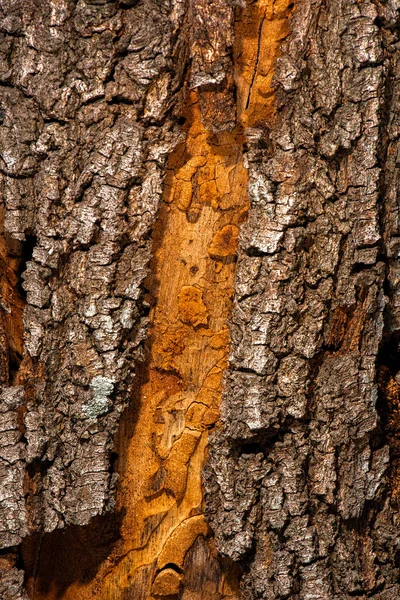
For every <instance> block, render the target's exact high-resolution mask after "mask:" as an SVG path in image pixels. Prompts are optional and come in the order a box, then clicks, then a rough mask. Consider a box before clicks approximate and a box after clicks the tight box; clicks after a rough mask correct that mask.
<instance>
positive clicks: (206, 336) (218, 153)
mask: <svg viewBox="0 0 400 600" xmlns="http://www.w3.org/2000/svg"><path fill="white" fill-rule="evenodd" d="M207 6H208V5H207V3H204V6H203V5H202V3H200V5H199V7H200V8H199V7H197V8H198V10H200V11H201V10H204V11H205V13H206V12H207V11H208V8H207ZM290 10H291V6H289V3H288V2H269V1H262V2H259V3H258V4H257V6H254V4H253V3H251V2H249V3H248V6H247V7H245V8H244V9H243V10H238V11H237V20H236V23H235V33H236V35H235V47H234V68H235V80H236V85H237V92H238V94H237V104H238V106H237V113H238V121H239V124H238V125H237V127H236V128H235V129H234V130H233V131H229V130H227V128H228V129H229V128H230V127H231V123H232V113H231V108H230V105H229V98H228V101H227V102H225V101H226V96H227V94H228V93H229V90H230V87H231V83H230V81H229V77H230V75H229V69H228V70H227V75H226V77H227V79H226V80H225V81H221V82H218V83H217V85H214V84H213V85H214V87H213V85H211V84H210V81H211V79H212V78H213V77H215V76H216V73H219V68H220V63H219V62H218V61H214V62H211V63H210V64H208V63H207V65H206V67H201V66H200V67H199V66H198V64H197V63H196V61H195V62H194V65H195V69H197V71H196V73H197V72H198V74H197V75H195V76H192V83H193V82H194V84H193V85H194V88H195V89H193V90H192V91H190V92H189V93H188V95H187V100H186V104H185V107H184V108H183V111H182V114H181V121H185V124H184V126H183V129H184V131H185V134H186V139H185V141H184V142H182V143H180V144H179V145H178V146H177V147H176V148H175V150H174V151H173V153H172V155H171V156H170V158H169V163H168V170H167V177H166V181H165V184H164V201H163V204H162V206H161V209H160V212H159V215H158V218H157V223H156V226H155V229H154V231H153V236H152V237H153V259H152V262H151V265H150V275H149V277H148V279H147V281H146V287H147V289H148V294H147V298H146V302H147V303H149V304H150V305H151V306H152V308H151V313H150V323H151V324H150V330H149V337H148V341H147V343H146V345H145V350H146V362H145V363H144V364H143V365H142V367H141V369H140V373H139V375H138V379H137V385H136V392H135V397H134V401H133V405H132V408H131V409H130V410H129V411H127V413H126V414H125V417H124V419H123V421H122V424H121V426H120V430H119V434H118V442H117V445H116V448H115V452H116V456H118V459H117V470H118V471H119V472H120V474H121V480H120V484H119V493H118V510H119V511H120V512H121V513H122V512H123V513H124V515H125V516H124V519H123V522H122V526H121V539H120V540H119V542H118V543H117V545H116V547H115V548H114V550H113V551H111V549H110V553H109V556H108V558H107V560H106V561H104V562H103V563H102V565H100V566H99V571H98V573H97V575H96V576H95V577H94V578H93V580H92V581H91V582H90V583H89V582H86V581H84V580H83V579H82V578H80V579H78V578H76V580H75V581H69V585H68V586H67V587H64V588H63V592H62V598H63V599H65V600H72V598H74V600H75V599H76V598H79V600H83V599H88V598H91V597H93V596H95V597H96V598H97V597H98V598H100V597H103V598H114V597H115V598H124V599H126V600H130V599H133V598H134V599H135V600H142V599H143V600H148V599H149V598H164V597H165V598H176V597H178V596H179V597H180V598H182V599H184V600H185V599H186V600H189V599H190V600H191V599H194V598H196V599H198V600H200V599H201V598H204V600H205V599H207V600H211V598H212V599H214V598H215V600H217V599H220V598H221V599H222V598H231V599H232V600H233V599H234V598H237V597H238V578H239V571H238V569H237V567H235V565H234V564H233V563H232V562H231V561H225V560H222V559H221V558H220V557H219V556H218V554H217V552H216V550H215V548H214V545H213V541H212V537H211V535H210V531H209V529H208V526H207V523H206V522H205V520H204V515H203V498H202V485H201V471H202V468H203V465H204V461H205V457H206V452H207V444H208V432H209V430H210V429H213V428H214V427H215V424H216V423H217V421H218V417H219V402H220V395H221V384H222V375H223V372H224V370H225V368H226V364H227V363H226V361H227V351H228V344H229V332H228V328H227V322H228V319H229V315H230V310H231V300H232V289H233V277H234V271H235V262H236V244H237V238H238V233H239V227H240V224H241V223H242V222H243V221H244V219H245V218H246V213H247V193H246V187H247V171H246V169H245V168H244V165H243V144H244V142H245V138H244V136H243V133H242V131H243V126H244V127H251V126H255V125H258V124H259V123H260V122H263V123H265V122H267V121H268V120H269V119H271V118H272V117H273V114H274V110H275V107H274V96H273V92H272V88H271V83H272V76H273V66H274V61H275V59H276V56H277V52H278V48H279V42H280V41H281V39H282V38H283V37H284V36H285V35H286V34H287V19H288V15H289V13H290ZM205 13H203V16H204V14H205ZM224 14H225V13H224ZM201 22H202V23H203V22H204V20H203V21H201ZM199 31H200V33H198V31H197V30H196V28H195V33H194V34H193V35H194V36H196V35H201V27H200V29H199ZM260 38H262V39H260ZM193 44H194V47H195V48H199V47H200V48H203V49H204V47H206V48H207V43H206V44H205V45H204V43H203V42H201V41H199V40H195V42H193ZM207 56H209V55H207ZM223 60H225V58H223ZM202 69H203V70H202ZM223 97H224V98H225V100H224V104H223V105H221V104H220V103H219V100H220V98H223ZM247 98H250V104H249V106H248V107H247V110H246V102H247ZM53 535H54V536H56V537H58V536H59V534H53ZM60 539H62V538H59V540H60ZM57 543H59V542H55V545H54V546H53V548H54V549H55V550H57V551H58V552H59V546H57ZM69 543H70V542H69ZM50 548H51V542H49V545H48V548H47V554H45V556H46V557H47V558H49V557H50V555H51V551H49V549H50ZM87 550H88V551H89V548H88V549H87ZM41 562H42V564H41V569H40V570H41V571H42V574H40V572H39V581H38V586H37V594H36V596H35V600H39V599H43V600H44V598H46V599H47V600H50V598H54V594H55V593H56V589H55V588H51V587H50V586H49V585H47V587H46V583H45V580H46V571H48V570H49V569H51V567H49V565H48V564H45V559H43V560H42V561H41ZM41 577H42V582H40V579H41Z"/></svg>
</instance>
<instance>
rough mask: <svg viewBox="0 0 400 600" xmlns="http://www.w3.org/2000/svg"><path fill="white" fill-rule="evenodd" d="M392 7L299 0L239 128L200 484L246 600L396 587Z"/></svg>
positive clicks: (397, 76) (389, 598)
mask: <svg viewBox="0 0 400 600" xmlns="http://www.w3.org/2000/svg"><path fill="white" fill-rule="evenodd" d="M399 10H400V9H399V8H398V3H397V2H382V3H380V2H372V1H370V0H362V1H360V2H359V1H356V0H343V1H342V0H336V1H334V2H328V3H326V2H323V1H320V0H316V1H312V0H299V2H298V3H297V4H296V11H295V14H294V17H293V20H292V23H291V35H290V36H289V37H288V38H287V40H286V41H285V42H284V44H283V46H282V55H281V57H280V58H279V59H278V63H277V68H276V87H277V103H278V118H277V122H276V123H275V124H274V125H272V126H271V127H270V128H267V127H266V128H265V129H253V130H249V131H247V138H248V152H247V161H248V165H249V176H250V183H249V199H250V212H249V218H248V222H247V223H246V224H245V225H244V226H243V228H242V232H241V239H240V249H239V259H238V268H237V275H236V281H235V302H234V311H233V317H232V323H231V337H232V345H231V350H230V361H229V368H228V371H227V374H226V377H225V381H224V391H223V402H222V410H221V418H222V427H221V429H220V430H218V431H217V432H216V433H215V434H214V435H213V436H212V438H211V452H210V458H209V462H208V465H207V467H206V469H205V472H204V481H205V489H206V514H207V516H208V519H209V521H210V523H211V526H212V529H213V532H214V534H215V538H216V542H217V547H218V549H219V550H220V552H221V553H222V554H223V555H225V556H227V557H229V558H231V559H233V560H234V561H238V562H239V563H241V564H242V566H243V569H244V575H243V580H242V590H243V596H244V597H245V598H248V599H255V598H258V599H261V598H262V599H266V600H278V599H282V600H283V599H285V598H291V599H298V600H300V599H301V600H311V599H313V600H330V599H335V600H342V599H345V598H350V597H353V596H356V597H362V598H367V597H368V598H379V599H381V600H395V599H397V598H399V597H400V587H399V569H398V564H397V562H396V560H397V558H398V552H399V535H398V532H399V522H398V521H399V519H398V511H397V510H396V509H395V507H393V506H392V505H391V502H392V500H391V496H390V490H389V483H390V482H389V480H388V473H389V470H388V468H389V463H390V447H389V444H388V442H387V439H386V436H385V432H384V430H383V427H382V419H380V417H379V414H380V413H382V414H383V413H384V412H385V410H386V408H385V402H386V399H385V398H382V397H378V386H377V371H378V368H379V363H380V361H381V360H384V352H385V345H386V343H387V340H388V339H391V340H393V339H396V338H394V337H393V336H396V332H398V329H399V312H398V311H399V308H398V307H399V302H398V297H399V286H398V281H399V279H398V272H399V259H398V256H399V254H398V240H399V222H398V219H399V206H398V196H399V186H398V159H397V156H398V139H399V117H398V99H399V91H400V87H399V80H400V71H399V56H400V55H399V40H398V29H397V25H396V23H398V19H399V16H400V14H399ZM396 348H398V346H397V345H396ZM397 352H398V350H397ZM382 357H383V358H382ZM399 364H400V363H398V365H397V369H398V368H399Z"/></svg>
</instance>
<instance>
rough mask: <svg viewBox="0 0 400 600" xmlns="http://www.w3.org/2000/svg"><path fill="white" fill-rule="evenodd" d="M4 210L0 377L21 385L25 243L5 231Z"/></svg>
mask: <svg viewBox="0 0 400 600" xmlns="http://www.w3.org/2000/svg"><path fill="white" fill-rule="evenodd" d="M3 213H4V207H0V264H1V271H0V353H1V357H0V365H1V372H0V381H1V383H2V384H3V385H13V384H15V385H18V384H19V383H20V380H19V378H18V368H19V365H20V363H21V359H22V354H23V324H22V313H23V310H24V305H25V302H24V299H23V295H22V289H21V286H20V272H21V268H22V265H23V258H22V252H23V245H22V243H21V242H19V241H17V240H13V239H12V238H11V237H10V236H9V235H7V234H6V233H5V232H4V227H3V222H4V214H3Z"/></svg>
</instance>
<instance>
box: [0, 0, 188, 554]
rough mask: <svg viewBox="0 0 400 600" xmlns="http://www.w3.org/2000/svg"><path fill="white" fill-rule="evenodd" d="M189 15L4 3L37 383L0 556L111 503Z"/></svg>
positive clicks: (4, 95)
mask: <svg viewBox="0 0 400 600" xmlns="http://www.w3.org/2000/svg"><path fill="white" fill-rule="evenodd" d="M183 8H184V7H183V5H182V3H181V2H179V1H176V2H169V1H167V0H166V1H153V0H144V1H142V2H130V1H128V2H124V3H117V2H107V1H106V0H105V1H101V2H97V1H96V2H94V1H90V0H87V1H86V0H79V2H75V1H70V0H65V1H64V0H63V1H61V2H59V1H58V0H57V1H56V0H52V1H50V2H35V1H33V0H32V1H31V0H28V1H25V0H24V1H15V0H11V1H7V0H6V1H5V2H2V4H1V7H0V44H1V48H2V51H1V58H0V84H1V85H0V106H1V121H2V122H1V125H0V174H1V179H2V190H3V201H4V203H5V207H6V213H5V230H6V232H7V233H8V234H10V235H11V236H12V237H13V238H15V239H17V240H21V241H22V242H25V240H26V239H27V240H28V241H27V242H25V243H26V244H27V246H29V245H30V246H32V247H33V252H32V256H31V257H28V258H29V260H28V262H27V263H26V269H25V271H24V273H23V288H24V290H25V291H26V300H27V305H26V309H25V312H24V329H25V339H24V341H25V347H26V352H27V357H29V359H30V364H31V368H32V378H31V381H30V382H29V387H30V393H29V394H28V395H27V398H26V400H25V399H24V398H21V397H20V396H18V397H19V400H20V404H21V405H22V404H25V413H24V436H25V444H24V447H23V449H22V460H23V461H25V463H26V467H27V472H28V475H29V480H30V489H29V491H28V497H27V509H28V513H29V515H28V516H27V517H26V518H25V519H24V514H25V513H24V507H23V506H21V501H22V500H21V495H20V493H19V492H20V491H21V490H22V483H23V477H24V474H25V471H24V469H21V468H20V466H21V461H20V458H21V457H20V456H19V455H18V457H17V456H15V457H12V458H13V460H14V461H15V465H16V466H15V467H14V466H13V471H12V473H14V472H15V477H16V478H18V477H19V481H18V482H15V486H14V492H15V497H14V500H13V502H14V504H13V506H12V507H10V510H11V513H10V514H14V513H15V514H18V518H19V519H20V520H22V521H25V522H24V523H20V524H19V526H17V525H18V524H16V525H15V527H14V524H13V521H12V520H9V521H7V522H6V524H4V520H3V519H2V520H1V526H0V529H1V533H0V542H1V545H2V546H3V547H7V546H10V545H15V544H16V543H18V542H19V541H20V539H21V538H22V537H23V536H24V535H25V534H26V532H27V530H28V529H29V530H30V531H34V530H41V531H52V530H54V529H55V528H58V527H63V526H64V525H65V524H71V523H74V524H78V525H84V524H86V523H88V521H89V520H90V519H91V518H92V517H93V516H94V515H97V514H100V513H102V512H103V511H104V510H105V509H107V508H110V507H112V505H113V504H112V502H113V500H112V494H113V490H114V487H115V480H116V475H115V474H113V473H111V472H110V468H109V466H110V465H109V457H110V451H111V448H112V440H113V433H114V432H115V430H116V427H117V424H118V420H119V417H120V415H121V412H122V410H123V408H124V406H126V404H127V402H128V401H129V400H130V394H131V387H132V380H133V375H134V364H135V362H136V361H137V360H138V359H139V358H140V356H141V353H142V350H141V341H142V340H143V338H144V336H145V332H146V325H147V317H146V312H147V308H146V305H145V303H144V301H143V293H142V283H143V280H144V277H145V275H146V272H147V264H148V260H149V255H150V252H151V248H150V231H151V227H152V225H153V222H154V220H155V216H156V214H157V210H158V207H159V204H160V201H161V192H162V181H163V176H164V171H165V164H166V159H167V156H168V154H169V152H170V151H171V149H172V148H173V147H174V145H175V144H176V142H177V140H178V139H179V135H180V134H179V130H178V128H177V125H176V123H175V121H176V118H175V117H174V116H173V111H172V109H173V107H174V105H175V103H176V102H177V101H178V100H179V98H180V93H181V89H182V72H183V70H184V65H185V64H186V56H185V54H184V50H185V48H184V46H183V45H182V44H181V43H178V42H179V39H178V31H179V27H180V25H181V20H182V16H183ZM182 53H183V55H182ZM174 65H180V69H181V70H179V69H177V68H175V66H174ZM26 236H28V238H26ZM16 393H18V394H19V393H20V392H19V391H18V392H15V391H13V390H12V388H9V389H8V391H7V389H6V390H5V391H4V392H3V396H2V398H6V400H7V399H8V398H12V399H14V398H15V394H16ZM7 401H8V400H7ZM13 401H14V400H13ZM5 406H7V404H6V405H5ZM14 408H15V407H14ZM7 415H8V413H6V416H7ZM10 431H11V429H10ZM7 435H8V434H7ZM9 435H14V433H13V434H11V433H10V434H9ZM3 439H4V440H5V438H4V436H3V438H2V440H3ZM2 443H3V441H2ZM4 444H6V440H5V441H4ZM6 452H7V449H6V450H5V453H6ZM15 452H17V453H18V452H19V450H18V451H17V450H16V451H15ZM5 457H6V454H4V457H3V454H1V458H2V460H3V458H4V460H6V458H5ZM13 465H14V463H13ZM13 476H14V475H13ZM9 477H10V475H9ZM7 481H8V480H7ZM7 481H6V480H4V481H3V479H2V481H1V483H2V489H8V488H7V486H8V483H7ZM3 483H4V485H3ZM13 485H14V483H13ZM10 502H11V501H10ZM3 506H5V504H4V501H3V502H2V503H1V504H0V510H3Z"/></svg>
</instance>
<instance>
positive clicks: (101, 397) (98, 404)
mask: <svg viewBox="0 0 400 600" xmlns="http://www.w3.org/2000/svg"><path fill="white" fill-rule="evenodd" d="M90 387H91V388H92V390H93V398H92V400H90V402H88V403H87V404H84V406H83V409H84V411H85V412H86V414H87V416H88V417H89V418H90V419H96V418H97V417H99V416H100V415H103V414H104V413H106V412H107V410H108V407H109V404H110V401H109V396H110V395H111V394H112V392H113V390H114V382H113V381H112V379H108V378H107V377H102V376H98V377H94V378H93V379H92V382H91V384H90Z"/></svg>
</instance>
